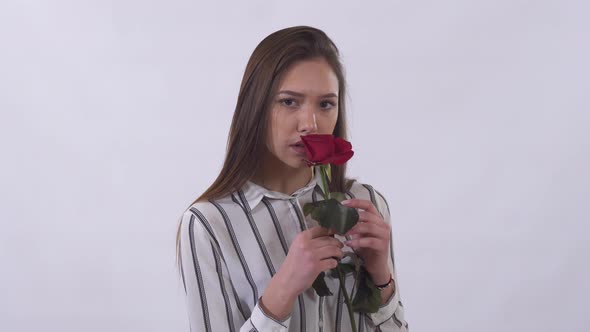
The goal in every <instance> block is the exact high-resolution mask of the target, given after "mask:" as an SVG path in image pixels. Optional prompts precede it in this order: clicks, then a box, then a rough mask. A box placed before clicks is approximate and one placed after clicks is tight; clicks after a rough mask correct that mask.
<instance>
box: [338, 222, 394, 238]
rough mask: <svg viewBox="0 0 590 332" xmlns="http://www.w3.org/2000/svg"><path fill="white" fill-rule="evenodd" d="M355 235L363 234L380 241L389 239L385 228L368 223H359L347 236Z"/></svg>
mask: <svg viewBox="0 0 590 332" xmlns="http://www.w3.org/2000/svg"><path fill="white" fill-rule="evenodd" d="M353 234H361V235H365V236H367V235H368V236H369V237H376V238H379V239H389V232H385V231H384V230H383V227H381V226H378V225H375V224H371V223H367V222H361V223H357V224H356V225H354V227H352V228H351V229H350V230H349V231H348V232H346V234H345V235H353Z"/></svg>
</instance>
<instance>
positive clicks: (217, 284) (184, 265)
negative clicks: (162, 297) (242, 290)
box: [180, 210, 290, 332]
mask: <svg viewBox="0 0 590 332" xmlns="http://www.w3.org/2000/svg"><path fill="white" fill-rule="evenodd" d="M204 218H205V217H204V216H203V215H202V214H200V213H197V214H195V213H193V212H192V211H190V210H188V211H186V212H185V213H184V215H183V218H182V222H181V226H180V227H181V230H180V235H181V237H180V255H181V271H182V274H183V280H184V284H185V289H186V302H187V308H188V316H189V323H190V327H191V330H192V331H204V332H208V331H214V332H216V331H251V330H252V329H257V330H258V331H287V330H288V328H289V323H290V317H286V318H285V319H283V320H277V319H274V318H272V317H270V316H269V315H268V314H267V313H265V312H264V311H263V310H262V308H261V306H260V305H261V303H260V299H259V300H258V302H257V304H256V306H255V307H254V309H253V310H252V312H251V313H250V311H249V309H248V308H243V307H241V304H240V303H239V301H238V300H237V294H236V292H235V289H234V287H233V285H232V283H231V279H230V277H229V273H228V271H227V269H226V264H225V261H224V259H223V256H222V254H221V253H220V248H219V247H217V245H216V241H215V240H214V239H213V238H212V237H211V235H210V233H208V232H207V230H206V228H205V226H204V225H205V223H206V222H207V221H206V220H204Z"/></svg>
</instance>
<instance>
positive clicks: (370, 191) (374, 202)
mask: <svg viewBox="0 0 590 332" xmlns="http://www.w3.org/2000/svg"><path fill="white" fill-rule="evenodd" d="M363 187H365V188H366V189H367V190H368V191H369V197H370V198H371V203H373V205H375V208H376V209H377V211H378V212H379V214H380V215H381V218H383V213H381V211H380V210H379V206H378V205H377V200H376V199H375V192H374V191H373V187H372V186H371V185H368V184H364V183H363Z"/></svg>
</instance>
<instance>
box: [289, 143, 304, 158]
mask: <svg viewBox="0 0 590 332" xmlns="http://www.w3.org/2000/svg"><path fill="white" fill-rule="evenodd" d="M290 147H291V149H293V151H295V153H297V154H299V155H302V156H305V147H303V146H299V145H291V146H290Z"/></svg>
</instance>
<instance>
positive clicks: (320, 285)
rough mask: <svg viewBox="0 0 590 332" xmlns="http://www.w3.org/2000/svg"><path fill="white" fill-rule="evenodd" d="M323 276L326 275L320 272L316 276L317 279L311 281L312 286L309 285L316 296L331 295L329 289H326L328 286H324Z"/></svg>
mask: <svg viewBox="0 0 590 332" xmlns="http://www.w3.org/2000/svg"><path fill="white" fill-rule="evenodd" d="M325 275H326V273H325V272H321V273H320V274H319V275H318V276H317V278H315V280H314V281H313V284H312V285H311V286H312V287H313V289H314V290H315V292H316V293H317V294H318V296H329V295H332V292H331V291H330V288H328V285H326V280H325V279H324V276H325Z"/></svg>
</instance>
